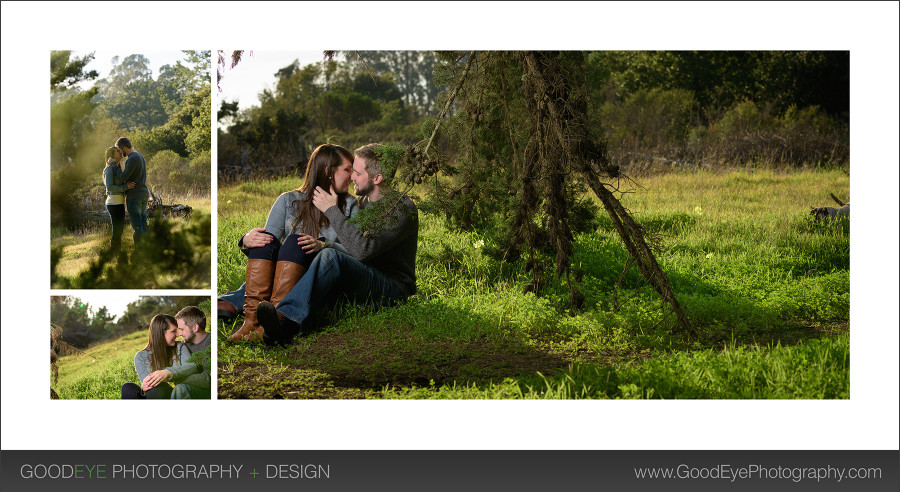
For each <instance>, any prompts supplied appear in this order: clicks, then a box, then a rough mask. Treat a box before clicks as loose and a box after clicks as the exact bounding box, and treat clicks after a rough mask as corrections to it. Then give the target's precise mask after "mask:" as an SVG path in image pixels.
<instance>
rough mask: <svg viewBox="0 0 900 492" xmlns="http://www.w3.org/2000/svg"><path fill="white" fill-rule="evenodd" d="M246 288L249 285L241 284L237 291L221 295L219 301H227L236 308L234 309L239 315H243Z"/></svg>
mask: <svg viewBox="0 0 900 492" xmlns="http://www.w3.org/2000/svg"><path fill="white" fill-rule="evenodd" d="M246 287H247V284H241V286H240V287H238V289H237V290H233V291H231V292H228V293H225V294H222V295H220V296H219V297H218V300H220V301H227V302H228V303H229V304H231V305H232V306H234V309H235V310H237V312H238V314H241V313H242V312H243V311H244V289H245V288H246Z"/></svg>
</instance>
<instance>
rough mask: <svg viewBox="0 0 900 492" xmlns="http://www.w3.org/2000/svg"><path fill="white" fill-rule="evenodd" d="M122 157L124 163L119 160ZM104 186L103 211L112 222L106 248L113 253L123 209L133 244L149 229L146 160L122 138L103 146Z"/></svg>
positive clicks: (118, 247)
mask: <svg viewBox="0 0 900 492" xmlns="http://www.w3.org/2000/svg"><path fill="white" fill-rule="evenodd" d="M123 158H124V159H125V164H124V166H123V165H122V163H121V161H122V159H123ZM103 183H104V184H105V185H106V210H107V211H109V218H110V221H111V222H112V239H111V240H110V250H111V251H112V253H113V254H114V255H117V254H118V253H119V251H120V250H121V249H122V232H123V230H124V229H125V211H126V210H127V211H128V219H129V220H130V222H131V227H132V229H134V236H133V237H134V243H135V244H137V243H138V242H139V241H140V240H141V237H142V236H143V235H144V234H146V233H147V232H148V231H149V230H150V229H149V227H148V226H147V204H148V202H149V200H150V190H149V189H148V188H147V163H146V162H145V161H144V156H143V155H141V154H140V153H139V152H137V151H136V150H134V148H133V147H132V146H131V141H130V140H128V139H127V138H125V137H121V138H119V139H118V140H116V144H115V146H113V147H110V148H108V149H106V168H105V169H104V170H103Z"/></svg>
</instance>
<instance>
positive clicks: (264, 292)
mask: <svg viewBox="0 0 900 492" xmlns="http://www.w3.org/2000/svg"><path fill="white" fill-rule="evenodd" d="M274 275H275V262H274V261H272V260H247V280H246V284H245V285H246V286H245V289H244V324H243V325H241V327H240V328H239V329H238V330H237V331H236V332H234V333H233V334H232V335H231V336H230V337H228V340H229V341H231V342H238V341H241V340H262V335H263V329H262V326H260V324H259V321H257V319H256V306H257V305H259V303H260V302H261V301H268V300H269V297H270V296H271V295H272V278H273V277H274Z"/></svg>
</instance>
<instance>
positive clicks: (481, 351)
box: [291, 331, 570, 389]
mask: <svg viewBox="0 0 900 492" xmlns="http://www.w3.org/2000/svg"><path fill="white" fill-rule="evenodd" d="M406 335H407V336H404V337H402V338H385V337H384V336H383V335H382V334H379V333H371V332H364V331H355V332H346V333H325V334H322V335H321V336H319V337H317V338H316V339H315V341H314V342H313V341H311V343H309V344H305V345H304V346H300V347H296V348H294V349H293V350H292V353H291V355H294V356H296V360H298V361H305V362H306V363H308V364H309V365H310V367H315V368H317V369H319V370H322V371H325V372H327V373H328V374H330V375H331V377H332V378H333V381H334V382H335V384H336V385H338V386H346V387H357V388H367V389H382V388H384V387H385V386H410V385H416V386H428V385H429V384H430V383H431V381H434V383H435V384H437V385H441V384H443V383H452V382H454V381H455V382H457V383H484V382H487V381H495V382H496V381H501V380H503V379H504V378H506V377H515V376H522V375H533V374H534V373H535V372H537V371H540V372H543V373H545V374H546V373H549V372H553V371H555V370H558V369H561V368H565V367H567V366H568V364H569V362H570V361H568V360H566V359H563V358H561V357H560V356H558V355H554V354H551V353H547V352H544V351H541V350H538V349H535V348H534V347H530V346H526V345H524V344H522V343H519V342H517V341H515V340H492V339H488V338H486V337H481V338H479V339H476V340H470V341H464V340H453V339H439V340H427V339H423V338H421V337H419V336H417V334H415V333H407V334H406ZM304 365H306V364H304Z"/></svg>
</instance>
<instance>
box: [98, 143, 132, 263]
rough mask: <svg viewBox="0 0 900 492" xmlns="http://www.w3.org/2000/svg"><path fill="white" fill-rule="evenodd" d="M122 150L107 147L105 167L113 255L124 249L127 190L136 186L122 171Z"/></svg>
mask: <svg viewBox="0 0 900 492" xmlns="http://www.w3.org/2000/svg"><path fill="white" fill-rule="evenodd" d="M122 157H123V156H122V151H120V150H119V149H117V148H116V147H110V148H108V149H106V167H105V168H104V169H103V184H104V186H106V210H107V212H109V220H110V222H111V223H112V238H111V239H110V241H109V247H110V250H111V251H112V253H113V255H117V254H118V253H119V251H120V250H121V249H122V231H124V230H125V191H126V190H128V189H129V188H134V183H133V182H130V183H126V182H125V179H124V176H125V174H124V172H123V171H122V165H121V161H122Z"/></svg>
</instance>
